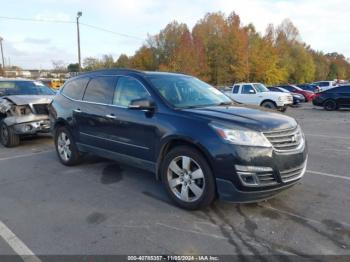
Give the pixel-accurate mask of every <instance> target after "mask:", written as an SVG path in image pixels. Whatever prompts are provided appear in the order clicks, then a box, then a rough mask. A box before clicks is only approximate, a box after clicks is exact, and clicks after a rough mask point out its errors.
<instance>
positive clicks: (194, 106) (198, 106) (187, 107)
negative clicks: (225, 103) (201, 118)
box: [181, 104, 215, 109]
mask: <svg viewBox="0 0 350 262" xmlns="http://www.w3.org/2000/svg"><path fill="white" fill-rule="evenodd" d="M209 106H215V105H213V104H209V105H193V106H184V107H181V109H191V108H200V107H209Z"/></svg>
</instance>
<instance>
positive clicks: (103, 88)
mask: <svg viewBox="0 0 350 262" xmlns="http://www.w3.org/2000/svg"><path fill="white" fill-rule="evenodd" d="M116 83H117V77H114V76H99V77H95V78H93V79H91V80H90V82H89V84H88V86H87V88H86V91H85V95H84V101H88V102H94V103H101V104H112V100H113V94H114V89H115V85H116Z"/></svg>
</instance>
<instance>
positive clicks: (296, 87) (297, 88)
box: [291, 85, 304, 91]
mask: <svg viewBox="0 0 350 262" xmlns="http://www.w3.org/2000/svg"><path fill="white" fill-rule="evenodd" d="M291 86H292V87H294V88H295V89H296V90H299V91H304V90H303V89H302V88H300V87H299V86H295V85H291Z"/></svg>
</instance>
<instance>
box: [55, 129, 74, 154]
mask: <svg viewBox="0 0 350 262" xmlns="http://www.w3.org/2000/svg"><path fill="white" fill-rule="evenodd" d="M70 143H71V142H70V139H69V137H68V136H67V134H66V133H65V132H61V133H60V134H59V136H58V139H57V149H58V153H59V155H60V157H61V159H62V160H64V161H68V160H69V159H70V157H71V155H72V151H71V150H70Z"/></svg>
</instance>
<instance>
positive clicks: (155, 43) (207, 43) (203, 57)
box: [84, 12, 350, 85]
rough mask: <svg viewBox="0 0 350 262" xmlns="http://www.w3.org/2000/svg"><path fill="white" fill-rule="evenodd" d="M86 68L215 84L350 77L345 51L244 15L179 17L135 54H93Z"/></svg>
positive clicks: (284, 26)
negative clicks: (175, 75)
mask: <svg viewBox="0 0 350 262" xmlns="http://www.w3.org/2000/svg"><path fill="white" fill-rule="evenodd" d="M84 65H85V69H87V70H93V69H96V68H101V67H107V68H109V67H112V66H114V67H123V68H125V67H130V68H135V69H140V70H158V71H170V72H180V73H185V74H189V75H193V76H196V77H199V78H201V79H203V80H205V81H207V82H210V83H212V84H214V85H231V84H232V83H234V82H239V81H250V82H252V81H254V82H262V83H265V84H268V85H269V84H278V83H304V82H312V81H315V80H333V79H349V78H350V63H349V61H348V60H347V59H346V58H345V57H344V56H343V55H341V54H338V53H331V54H324V53H322V52H319V51H315V50H313V49H311V47H310V46H307V45H306V44H305V43H303V42H302V40H301V36H300V34H299V31H298V29H297V28H296V27H295V26H294V25H293V23H292V22H291V21H290V20H289V19H286V20H284V21H282V23H281V24H280V25H278V26H276V27H274V26H273V25H269V26H268V27H267V29H266V32H265V34H264V35H262V34H261V33H258V32H257V31H256V30H255V28H254V25H252V24H248V25H243V24H242V23H241V20H240V18H239V16H238V15H237V14H236V13H234V12H232V13H231V14H230V15H229V16H225V14H223V13H221V12H217V13H208V14H206V15H205V16H204V17H203V18H202V19H200V20H199V21H198V22H197V23H196V24H195V25H194V27H193V28H192V30H190V29H189V28H188V26H187V25H186V24H184V23H178V22H176V21H173V22H171V23H169V24H168V25H167V26H166V27H165V28H164V29H162V30H161V31H160V32H159V34H156V35H153V36H149V37H148V38H147V40H146V41H145V44H144V45H142V46H141V47H140V48H139V49H138V50H137V51H136V52H135V54H134V55H133V56H130V57H129V56H127V55H125V54H122V55H120V56H119V58H118V59H116V61H115V62H113V58H112V57H111V56H104V57H102V59H97V58H87V59H85V61H84Z"/></svg>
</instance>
